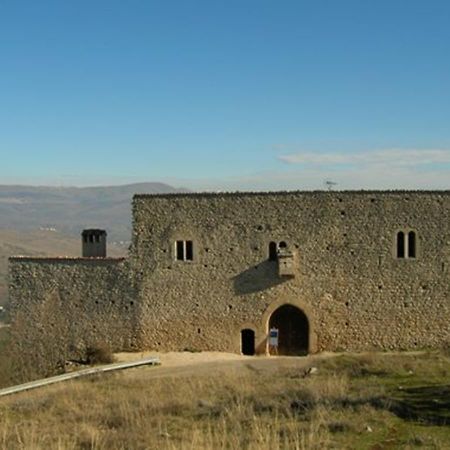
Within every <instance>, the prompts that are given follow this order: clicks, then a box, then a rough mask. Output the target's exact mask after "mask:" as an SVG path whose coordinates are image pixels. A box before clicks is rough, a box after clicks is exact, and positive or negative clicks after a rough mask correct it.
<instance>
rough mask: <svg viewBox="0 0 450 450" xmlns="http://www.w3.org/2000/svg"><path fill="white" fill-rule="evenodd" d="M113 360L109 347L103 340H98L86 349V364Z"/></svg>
mask: <svg viewBox="0 0 450 450" xmlns="http://www.w3.org/2000/svg"><path fill="white" fill-rule="evenodd" d="M114 361H115V358H114V355H113V353H112V351H111V347H110V346H109V345H108V344H106V343H105V342H99V343H97V344H94V345H91V346H90V347H88V348H87V349H86V362H87V363H88V364H110V363H112V362H114Z"/></svg>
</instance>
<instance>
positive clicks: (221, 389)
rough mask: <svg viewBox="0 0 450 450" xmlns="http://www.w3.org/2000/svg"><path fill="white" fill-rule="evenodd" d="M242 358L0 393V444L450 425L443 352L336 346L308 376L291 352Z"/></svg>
mask: <svg viewBox="0 0 450 450" xmlns="http://www.w3.org/2000/svg"><path fill="white" fill-rule="evenodd" d="M301 360H302V361H304V360H303V359H301ZM250 361H251V360H250V359H249V363H247V364H244V365H243V368H242V370H240V371H236V370H230V371H229V372H228V373H225V374H224V373H223V372H221V373H220V376H219V375H217V374H215V372H214V370H213V371H211V373H210V374H209V376H205V374H204V373H203V375H192V374H190V375H189V376H186V375H185V376H179V377H176V378H173V377H170V376H166V377H157V376H156V375H157V372H156V371H157V370H158V369H154V368H146V369H136V370H134V371H130V372H123V373H117V374H114V375H110V376H103V377H102V378H92V379H90V380H84V381H79V382H74V383H72V384H67V385H59V386H55V387H52V388H48V389H45V390H41V391H35V392H30V393H25V394H20V395H17V396H15V397H10V398H8V399H5V400H3V401H2V402H1V403H0V446H1V447H3V448H8V449H15V448H35V449H40V448H42V449H43V448H46V449H47V448H48V449H51V448H80V449H81V448H95V449H111V450H114V449H123V448H133V449H144V448H155V449H156V448H158V449H180V448H181V449H183V448H186V449H212V448H214V449H225V448H226V449H236V448H239V449H255V450H256V449H258V450H259V449H278V448H286V449H288V448H289V449H290V448H298V449H317V450H319V449H320V450H323V449H331V448H333V449H355V450H364V449H371V450H377V449H380V450H381V449H403V450H404V449H416V448H417V449H448V448H450V427H449V426H448V425H447V426H444V425H442V424H441V425H439V423H440V422H442V421H444V422H445V421H448V420H450V414H449V413H450V394H449V390H448V387H449V385H448V383H449V375H450V359H449V358H448V357H447V356H446V355H444V354H437V353H427V354H421V355H398V356H392V355H383V354H371V355H359V356H336V357H332V358H330V359H328V360H323V361H313V363H314V364H315V365H316V367H318V372H317V373H316V374H314V375H307V376H305V371H304V369H301V370H300V368H299V367H300V365H299V364H298V363H296V361H300V359H296V358H293V359H292V360H290V361H292V362H289V365H286V364H283V366H281V365H279V366H277V360H276V358H273V359H272V360H271V362H270V365H267V364H264V365H258V366H256V365H254V366H252V365H251V364H250ZM269 369H270V370H269ZM411 388H416V392H423V393H424V394H422V395H421V394H418V395H416V394H414V395H413V394H411V393H410V392H412V391H411ZM428 388H432V389H433V390H434V391H435V393H436V394H435V395H434V396H433V397H430V396H429V395H428V391H427V389H428ZM418 403H420V407H419V408H417V409H416V411H415V413H411V411H412V409H411V407H412V406H417V404H418ZM448 423H450V422H447V424H448Z"/></svg>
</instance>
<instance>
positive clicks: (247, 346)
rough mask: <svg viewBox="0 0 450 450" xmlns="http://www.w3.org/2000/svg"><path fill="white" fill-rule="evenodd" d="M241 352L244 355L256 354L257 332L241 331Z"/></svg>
mask: <svg viewBox="0 0 450 450" xmlns="http://www.w3.org/2000/svg"><path fill="white" fill-rule="evenodd" d="M241 350H242V354H243V355H254V354H255V332H254V331H253V330H251V329H250V328H245V329H244V330H242V331H241Z"/></svg>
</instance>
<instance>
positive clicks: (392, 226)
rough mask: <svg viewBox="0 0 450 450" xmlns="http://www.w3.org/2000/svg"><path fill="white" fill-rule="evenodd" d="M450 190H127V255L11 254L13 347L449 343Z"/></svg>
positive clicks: (49, 363)
mask: <svg viewBox="0 0 450 450" xmlns="http://www.w3.org/2000/svg"><path fill="white" fill-rule="evenodd" d="M449 224H450V191H434V192H430V191H342V192H339V191H335V192H324V191H318V192H267V193H217V194H216V193H214V194H213V193H196V194H165V195H161V194H158V195H136V196H135V197H134V199H133V231H132V244H131V247H130V250H129V255H128V257H127V258H119V259H113V258H108V257H101V258H89V257H87V258H62V257H59V258H29V257H12V258H10V298H11V313H12V329H13V332H14V336H15V341H16V342H17V344H18V345H19V347H20V351H21V352H23V353H24V354H28V355H32V356H33V357H34V358H39V360H40V361H41V362H42V361H44V362H45V366H46V367H47V368H48V369H51V368H52V367H54V366H55V365H57V364H61V363H62V362H63V361H64V360H68V359H77V358H80V357H82V356H83V354H84V352H85V351H86V349H87V348H88V347H89V346H94V345H97V344H98V343H107V344H109V345H110V346H111V347H112V348H113V349H114V350H133V349H134V350H141V349H153V350H164V351H168V350H186V349H189V350H220V351H229V352H243V353H245V354H253V353H256V354H258V353H266V352H267V351H269V350H271V351H272V350H273V349H269V346H268V333H269V330H270V329H271V328H276V329H277V330H278V331H279V347H278V348H277V349H275V350H277V351H279V352H280V353H285V354H304V353H314V352H318V351H323V350H330V351H336V350H349V351H359V350H370V349H382V350H393V349H396V350H401V349H418V348H425V347H431V348H438V347H444V346H449V345H450V295H449V292H450V286H449V273H450V268H449V266H450V226H449Z"/></svg>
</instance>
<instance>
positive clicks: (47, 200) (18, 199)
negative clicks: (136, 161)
mask: <svg viewBox="0 0 450 450" xmlns="http://www.w3.org/2000/svg"><path fill="white" fill-rule="evenodd" d="M186 191H187V190H186V189H177V188H174V187H172V186H169V185H167V184H163V183H139V184H128V185H123V186H105V187H103V186H102V187H85V188H76V187H48V186H42V187H41V186H39V187H35V186H5V185H3V186H2V185H0V228H2V229H14V230H19V231H30V230H39V229H50V230H52V231H53V230H56V231H57V232H59V233H62V234H70V235H74V236H75V235H76V236H78V235H79V234H80V232H81V230H82V229H83V228H105V229H106V230H107V231H108V238H109V240H110V242H111V241H128V240H129V239H130V225H131V199H132V196H133V194H136V193H142V194H147V193H148V194H156V193H175V192H186Z"/></svg>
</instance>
